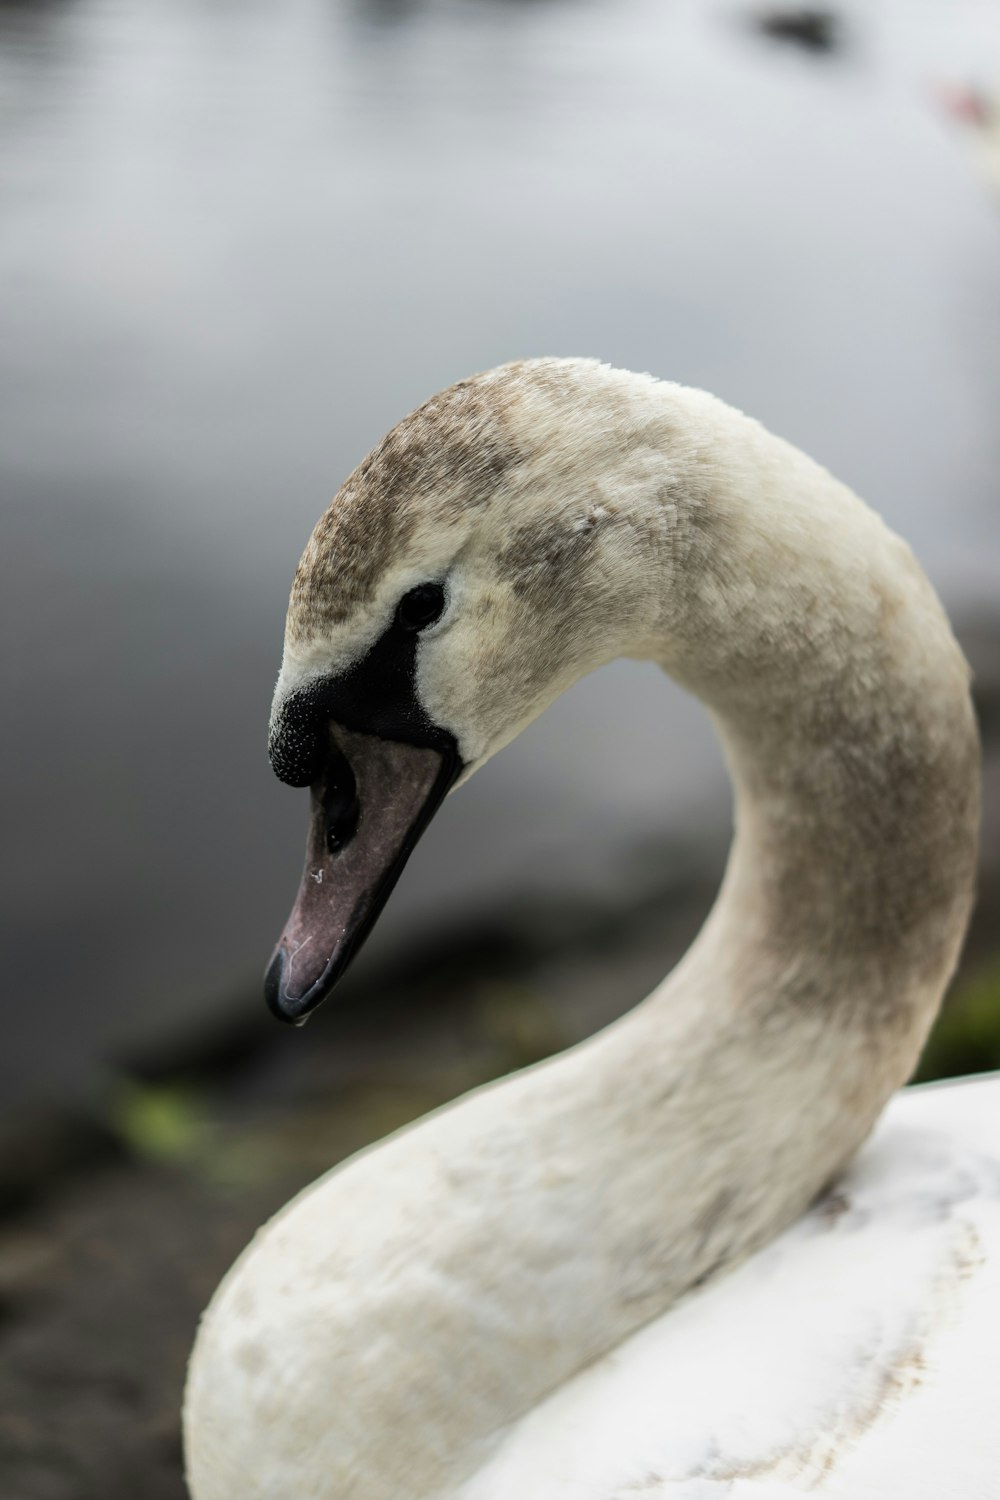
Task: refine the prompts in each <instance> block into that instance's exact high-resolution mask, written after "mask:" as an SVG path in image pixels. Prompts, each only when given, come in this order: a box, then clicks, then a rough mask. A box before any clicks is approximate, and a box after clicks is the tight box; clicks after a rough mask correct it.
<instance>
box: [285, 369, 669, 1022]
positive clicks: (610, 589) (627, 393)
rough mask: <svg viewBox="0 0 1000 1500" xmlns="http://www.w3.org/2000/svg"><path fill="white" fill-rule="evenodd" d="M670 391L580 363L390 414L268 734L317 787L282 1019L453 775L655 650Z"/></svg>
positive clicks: (346, 509) (337, 530) (312, 589)
mask: <svg viewBox="0 0 1000 1500" xmlns="http://www.w3.org/2000/svg"><path fill="white" fill-rule="evenodd" d="M656 389H657V385H656V382H654V381H652V380H651V379H649V378H648V377H643V376H635V375H631V374H628V373H627V372H623V371H616V370H611V369H609V368H608V367H606V366H603V365H600V364H597V363H595V362H591V361H580V360H573V361H570V360H566V361H562V360H538V361H530V362H526V363H522V364H518V365H508V366H503V367H501V368H500V369H497V370H492V371H488V372H486V373H485V374H484V375H480V376H476V377H473V378H472V379H470V380H467V381H462V382H460V383H459V384H458V385H455V386H452V387H450V388H449V389H448V390H446V391H444V392H442V393H440V394H439V395H437V396H435V397H432V398H431V400H430V401H428V402H427V403H425V405H424V406H422V407H420V408H419V409H418V410H417V411H416V412H414V413H412V414H411V415H410V416H409V417H407V418H405V419H404V420H403V421H402V422H401V423H399V425H398V426H397V427H395V428H393V430H392V431H391V432H390V433H389V434H388V436H387V437H386V438H385V439H384V440H383V442H382V443H381V444H380V445H379V446H378V447H377V448H376V449H375V450H374V451H373V452H372V453H371V454H369V456H368V457H367V458H366V459H365V460H364V461H363V462H362V463H361V465H360V466H359V467H358V468H357V469H356V470H355V472H354V473H353V474H352V475H351V476H350V478H349V479H348V480H347V481H346V483H345V484H344V486H343V487H342V489H341V490H340V492H339V494H338V495H337V496H336V498H335V499H334V501H333V502H332V504H331V505H330V507H329V509H328V510H327V512H326V513H325V515H324V516H323V517H322V518H321V520H320V521H319V523H318V525H317V526H316V529H315V530H314V532H313V534H312V536H311V538H310V540H309V543H308V545H307V547H306V550H305V552H304V553H303V556H302V559H301V561H300V563H299V566H298V569H297V571H296V574H295V580H294V583H293V586H292V593H291V599H290V603H289V610H288V618H287V623H286V630H285V648H284V656H283V660H282V666H281V673H280V676H279V678H278V684H277V688H276V690H275V697H274V705H273V709H272V714H271V725H270V737H269V751H270V757H271V763H272V766H273V768H274V770H275V773H276V774H277V775H278V776H279V777H280V778H281V779H282V780H283V781H286V782H288V783H290V784H291V785H293V786H309V787H310V789H311V799H312V819H311V828H310V835H309V844H308V849H307V855H306V865H305V870H304V873H303V878H302V884H301V886H300V890H299V894H298V897H297V899H296V903H295V906H294V908H293V911H292V914H291V917H290V918H289V922H288V924H287V925H286V927H285V930H284V932H283V934H282V937H281V939H280V941H279V943H278V947H277V949H276V950H275V954H274V957H273V959H272V962H271V965H270V967H269V969H268V974H267V979H266V993H267V998H268V1002H269V1004H270V1006H271V1008H272V1010H274V1012H275V1013H276V1014H277V1015H279V1016H280V1017H282V1018H283V1019H286V1020H291V1021H295V1022H298V1021H300V1020H303V1019H304V1018H305V1016H306V1015H307V1014H308V1013H309V1012H310V1011H311V1010H312V1009H314V1008H315V1006H316V1005H317V1004H319V1002H320V1001H321V1000H323V999H324V998H325V997H326V996H327V994H328V993H329V992H330V990H331V989H332V987H333V985H334V984H335V983H336V981H337V979H338V978H339V977H340V976H341V974H342V973H343V972H344V970H345V968H346V967H347V964H348V963H349V962H350V959H351V958H352V957H353V955H354V954H355V953H356V952H357V950H358V948H359V946H360V944H361V942H362V941H363V939H364V938H365V936H366V935H367V933H368V932H369V930H370V929H371V926H372V924H373V923H374V920H375V918H376V917H377V915H378V913H379V911H380V910H381V908H382V906H383V904H384V902H385V899H386V897H387V896H388V894H389V891H390V890H391V888H392V886H393V885H394V883H395V880H396V878H397V877H398V875H399V873H400V871H401V869H402V866H403V864H404V863H405V861H406V859H407V857H408V856H409V854H410V852H411V851H412V849H413V847H414V845H415V843H416V841H417V839H418V838H419V836H420V834H421V833H422V832H423V830H424V828H425V827H426V826H427V823H428V822H429V820H430V818H431V817H432V816H433V813H434V812H435V810H436V809H437V807H438V806H439V805H440V803H441V802H442V800H443V798H444V796H445V795H446V793H447V792H448V791H449V790H450V789H451V788H452V787H453V786H454V785H455V784H456V783H457V782H458V780H459V779H461V778H465V777H468V776H469V775H471V773H472V772H473V771H474V770H476V769H477V768H478V767H479V766H481V765H482V764H483V762H484V761H485V760H487V759H488V758H489V756H491V755H492V754H494V753H495V751H497V750H498V749H499V748H500V747H501V746H502V745H504V744H505V743H507V742H508V741H509V740H511V739H512V738H514V736H515V735H516V734H517V733H518V732H519V731H520V730H521V729H522V728H523V727H524V726H525V725H526V724H527V723H528V722H529V721H530V720H531V719H533V718H534V717H535V716H536V715H537V714H538V713H540V712H541V711H542V709H544V708H545V706H546V705H547V704H548V703H549V702H550V701H551V700H552V698H554V697H555V696H556V695H557V694H558V693H560V692H561V691H562V690H563V689H564V688H565V687H567V686H568V685H569V684H570V683H571V682H573V681H575V680H576V678H578V677H580V676H581V675H583V674H584V673H585V672H587V671H589V670H591V669H592V668H594V667H596V666H598V665H600V664H602V663H603V662H606V661H609V660H611V659H612V658H613V657H616V656H619V655H622V654H630V655H642V654H644V643H645V642H646V641H647V639H648V638H649V635H650V631H651V629H652V628H653V625H654V619H653V617H654V615H655V613H656V609H657V605H658V599H657V596H656V591H655V590H654V589H651V588H650V587H648V586H647V585H646V582H645V581H646V580H647V579H648V578H649V576H650V571H651V570H650V566H649V565H650V557H651V549H653V550H656V549H658V547H659V544H660V539H661V538H660V532H661V529H662V526H663V517H664V507H663V505H662V503H661V502H662V496H661V495H660V494H659V491H658V488H657V484H656V483H651V474H650V470H651V465H652V464H653V462H654V447H655V445H654V444H653V443H652V441H650V442H648V443H647V442H645V441H644V440H643V436H642V434H643V415H644V408H646V407H649V408H650V410H651V409H652V407H653V406H654V405H655V402H654V400H653V394H654V393H655V391H656ZM657 461H658V462H659V463H660V464H662V451H661V452H660V454H659V455H658V458H657ZM660 479H661V480H662V475H661V476H660ZM647 491H648V494H647ZM626 499H627V503H624V501H625V500H626Z"/></svg>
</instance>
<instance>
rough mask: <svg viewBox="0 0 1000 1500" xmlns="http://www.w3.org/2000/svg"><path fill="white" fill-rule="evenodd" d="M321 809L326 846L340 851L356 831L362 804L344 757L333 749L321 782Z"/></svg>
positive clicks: (333, 850) (352, 773) (347, 762)
mask: <svg viewBox="0 0 1000 1500" xmlns="http://www.w3.org/2000/svg"><path fill="white" fill-rule="evenodd" d="M323 811H324V814H325V817H326V847H327V849H328V850H329V851H330V853H331V854H339V853H340V852H341V850H342V849H345V848H346V847H347V845H348V844H349V843H350V842H351V840H352V839H353V837H354V835H355V834H356V833H357V831H358V819H359V817H360V813H361V808H360V806H359V803H358V790H357V783H356V782H355V780H354V772H353V771H352V770H351V767H350V763H349V761H348V760H347V757H346V756H344V755H342V754H341V752H340V751H339V750H336V749H334V750H333V751H332V752H331V754H330V759H329V760H328V762H327V766H326V773H325V778H324V786H323Z"/></svg>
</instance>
